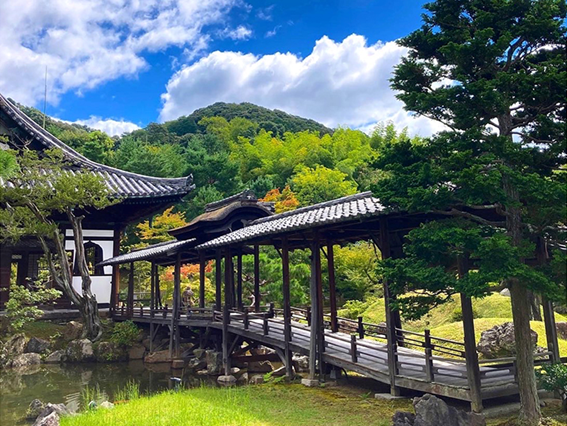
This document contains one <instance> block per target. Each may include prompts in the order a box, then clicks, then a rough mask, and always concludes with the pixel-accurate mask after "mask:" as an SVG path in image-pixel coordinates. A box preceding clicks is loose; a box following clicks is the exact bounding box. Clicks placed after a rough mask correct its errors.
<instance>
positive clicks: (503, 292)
mask: <svg viewBox="0 0 567 426" xmlns="http://www.w3.org/2000/svg"><path fill="white" fill-rule="evenodd" d="M500 296H504V297H510V289H507V288H505V289H503V290H501V291H500Z"/></svg>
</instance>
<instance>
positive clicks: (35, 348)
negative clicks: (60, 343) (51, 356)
mask: <svg viewBox="0 0 567 426" xmlns="http://www.w3.org/2000/svg"><path fill="white" fill-rule="evenodd" d="M50 346H51V343H49V341H48V340H43V339H39V338H37V337H32V338H31V339H30V340H29V342H28V344H27V345H26V349H25V352H27V353H32V352H33V353H36V354H42V353H44V352H46V351H47V350H48V349H49V347H50Z"/></svg>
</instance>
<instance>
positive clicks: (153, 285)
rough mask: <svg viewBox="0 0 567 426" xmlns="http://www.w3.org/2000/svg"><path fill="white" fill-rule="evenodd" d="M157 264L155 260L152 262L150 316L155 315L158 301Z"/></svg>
mask: <svg viewBox="0 0 567 426" xmlns="http://www.w3.org/2000/svg"><path fill="white" fill-rule="evenodd" d="M156 268H157V266H156V264H155V263H154V262H152V263H151V266H150V318H153V317H154V314H155V313H154V310H155V303H156V297H155V293H156V275H157V272H156Z"/></svg>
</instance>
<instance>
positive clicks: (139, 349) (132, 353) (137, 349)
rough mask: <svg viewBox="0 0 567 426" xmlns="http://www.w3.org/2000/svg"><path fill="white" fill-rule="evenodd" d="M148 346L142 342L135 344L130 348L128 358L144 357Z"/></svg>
mask: <svg viewBox="0 0 567 426" xmlns="http://www.w3.org/2000/svg"><path fill="white" fill-rule="evenodd" d="M145 353H146V347H145V346H144V345H142V344H139V343H137V344H135V345H133V346H132V347H131V348H130V349H129V350H128V359H130V360H132V359H144V354H145Z"/></svg>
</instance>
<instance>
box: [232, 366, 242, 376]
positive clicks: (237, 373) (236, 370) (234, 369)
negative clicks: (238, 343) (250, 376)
mask: <svg viewBox="0 0 567 426" xmlns="http://www.w3.org/2000/svg"><path fill="white" fill-rule="evenodd" d="M240 372H241V370H240V368H238V367H232V368H231V369H230V374H232V375H233V376H235V377H236V376H238V375H239V374H240Z"/></svg>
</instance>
